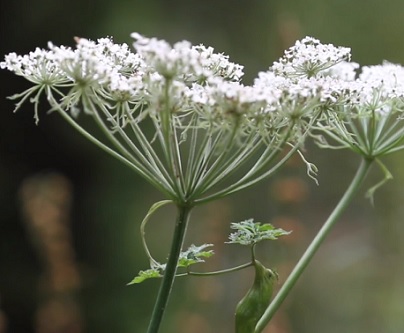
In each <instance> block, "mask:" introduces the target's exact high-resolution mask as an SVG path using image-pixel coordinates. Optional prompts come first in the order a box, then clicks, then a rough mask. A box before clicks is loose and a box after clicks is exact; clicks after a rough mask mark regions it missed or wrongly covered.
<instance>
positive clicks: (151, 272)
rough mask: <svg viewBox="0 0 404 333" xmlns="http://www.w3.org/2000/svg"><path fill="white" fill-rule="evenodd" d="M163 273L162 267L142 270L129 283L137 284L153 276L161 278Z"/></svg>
mask: <svg viewBox="0 0 404 333" xmlns="http://www.w3.org/2000/svg"><path fill="white" fill-rule="evenodd" d="M162 276H163V275H162V274H161V269H159V268H150V269H148V270H146V271H140V272H139V274H138V275H137V276H135V277H134V278H133V280H132V281H130V282H129V283H128V284H127V285H131V284H135V283H141V282H143V281H144V280H147V279H153V278H160V277H162Z"/></svg>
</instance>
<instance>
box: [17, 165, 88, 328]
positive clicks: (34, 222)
mask: <svg viewBox="0 0 404 333" xmlns="http://www.w3.org/2000/svg"><path fill="white" fill-rule="evenodd" d="M20 197H21V201H22V211H23V215H24V223H25V226H26V229H27V232H28V235H29V238H30V239H31V241H32V243H33V244H34V249H35V251H36V253H37V255H38V257H39V259H40V261H41V263H42V273H41V276H40V280H39V285H38V286H37V289H38V300H39V302H38V305H37V309H36V313H35V332H37V333H61V332H63V333H80V332H82V331H83V328H82V326H83V324H82V318H81V313H80V305H79V304H78V302H77V299H76V293H77V291H78V290H79V288H80V286H81V279H80V274H79V270H78V264H77V262H76V259H75V253H74V248H73V243H72V233H71V230H70V225H71V221H70V206H71V202H72V185H71V183H70V182H69V180H68V179H67V178H66V177H64V176H62V175H60V174H55V173H54V174H43V175H38V176H33V177H31V178H29V179H27V180H25V181H24V183H23V184H22V186H21V191H20Z"/></svg>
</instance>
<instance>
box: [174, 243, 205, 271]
mask: <svg viewBox="0 0 404 333" xmlns="http://www.w3.org/2000/svg"><path fill="white" fill-rule="evenodd" d="M211 246H213V245H212V244H202V245H201V246H196V245H194V244H192V245H191V246H190V247H189V248H188V250H186V251H184V252H181V254H180V258H179V260H178V267H188V266H190V265H193V264H197V263H199V262H205V260H203V259H202V258H209V257H211V256H212V255H213V250H209V251H203V250H205V249H206V248H207V247H211Z"/></svg>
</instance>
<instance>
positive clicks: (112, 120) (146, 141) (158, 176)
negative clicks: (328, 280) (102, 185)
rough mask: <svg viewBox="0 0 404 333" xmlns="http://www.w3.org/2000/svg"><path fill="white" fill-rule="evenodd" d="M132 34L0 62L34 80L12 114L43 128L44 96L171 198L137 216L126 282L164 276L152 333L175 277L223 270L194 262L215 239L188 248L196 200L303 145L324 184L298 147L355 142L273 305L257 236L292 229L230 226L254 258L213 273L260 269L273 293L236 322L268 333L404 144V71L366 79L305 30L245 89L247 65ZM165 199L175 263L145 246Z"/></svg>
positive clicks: (369, 73) (341, 50) (230, 187)
mask: <svg viewBox="0 0 404 333" xmlns="http://www.w3.org/2000/svg"><path fill="white" fill-rule="evenodd" d="M132 37H133V39H134V43H133V51H132V49H131V48H130V47H129V46H128V45H126V44H115V43H114V42H113V40H112V39H111V38H102V39H99V40H97V41H91V40H88V39H85V38H75V41H76V47H75V48H71V47H65V46H55V45H53V44H52V43H49V44H48V48H47V49H40V48H37V49H36V50H35V51H33V52H30V53H29V54H27V55H23V56H21V55H17V54H15V53H10V54H8V55H6V57H5V60H4V61H3V62H1V63H0V67H1V68H3V69H8V70H10V71H12V72H14V73H15V74H16V75H19V76H22V77H24V78H25V79H26V80H28V81H30V82H31V83H32V87H30V88H29V89H27V90H26V91H24V92H22V93H19V94H16V95H14V96H12V97H11V98H12V99H13V100H16V108H15V110H16V111H17V110H18V109H19V108H20V107H21V105H22V104H23V103H25V102H30V103H32V104H33V106H34V119H35V122H36V123H38V122H39V119H40V112H41V111H40V101H41V100H43V99H41V97H42V96H45V97H46V100H47V102H48V104H49V106H48V107H47V109H48V112H52V113H57V114H59V115H60V116H61V117H62V118H63V119H65V120H66V121H67V122H68V123H69V124H70V125H71V126H72V127H73V128H74V129H76V130H77V131H78V132H79V133H81V134H82V135H84V136H85V137H86V138H87V139H88V140H90V141H91V142H93V143H94V144H95V145H96V146H98V147H99V148H101V149H102V150H104V151H105V152H107V153H109V154H110V155H112V156H113V157H115V158H117V159H118V160H119V161H121V162H122V163H123V164H125V165H126V166H127V167H129V168H131V169H132V170H133V171H135V172H137V173H138V174H139V175H141V176H142V177H143V178H144V179H145V180H146V181H147V182H149V183H150V184H151V185H153V186H154V187H155V188H156V189H157V190H159V191H160V192H161V193H162V194H163V195H164V197H165V200H163V201H160V202H158V203H156V204H154V205H153V206H152V207H151V208H150V210H149V212H148V213H147V215H146V217H145V219H144V220H143V222H142V223H141V224H140V229H141V230H140V231H141V235H142V242H143V247H144V249H145V253H146V255H147V257H148V258H149V261H150V268H147V269H145V270H142V271H140V273H139V275H138V276H137V277H135V278H134V279H133V280H132V281H131V282H130V284H137V283H140V282H143V281H144V280H147V279H149V278H161V279H162V282H161V287H160V290H159V293H158V296H157V300H156V303H155V306H154V310H153V313H152V317H151V320H150V324H149V328H148V333H156V332H158V330H159V328H160V325H161V321H162V318H163V314H164V312H165V308H166V305H167V302H168V299H169V295H170V291H171V287H172V285H173V283H174V279H175V278H176V277H179V276H185V275H191V274H194V275H208V274H210V275H212V274H215V273H206V274H205V273H197V272H192V271H190V269H189V266H191V265H193V264H195V263H200V262H203V261H204V260H205V259H206V258H208V257H210V256H211V255H212V254H213V250H212V249H211V246H212V245H211V244H203V245H199V246H196V245H193V246H191V247H190V248H189V249H187V250H185V251H183V250H182V246H183V240H184V237H185V234H186V229H187V225H188V223H189V220H190V213H191V211H192V209H193V208H194V207H195V206H197V205H201V204H203V203H207V202H210V201H213V200H218V199H220V198H222V197H225V196H227V195H230V194H232V193H235V192H237V191H240V190H242V189H245V188H247V187H249V186H252V185H254V184H256V183H258V182H260V181H262V180H264V179H266V178H268V177H269V176H271V175H273V174H274V173H275V172H276V171H277V170H279V169H280V168H281V167H282V166H283V165H284V164H285V162H286V161H287V160H288V159H289V158H290V157H291V156H292V155H293V154H295V153H298V154H300V155H301V157H302V159H303V161H304V162H305V163H306V167H307V173H308V175H309V176H310V177H311V178H313V179H315V176H316V172H317V168H316V167H315V165H313V164H312V163H310V162H308V161H306V159H305V158H304V157H303V155H302V152H301V148H302V147H303V145H304V142H305V140H306V139H307V138H309V137H311V138H314V140H315V141H316V142H317V143H318V144H319V146H321V147H322V148H335V147H342V148H349V149H351V150H352V151H354V152H355V153H358V154H360V155H361V156H362V157H363V162H362V164H361V166H360V168H359V170H358V172H357V174H356V176H355V178H354V179H353V181H352V183H351V185H350V187H349V188H348V189H347V192H346V193H345V194H344V195H343V197H342V199H341V201H340V203H339V204H338V205H337V207H336V208H335V210H334V211H333V213H332V214H331V215H330V218H329V219H328V220H327V221H326V223H325V224H324V227H323V229H321V230H320V232H319V234H318V235H317V236H316V237H315V238H314V240H313V242H312V243H311V245H310V246H309V248H308V250H307V251H306V253H305V254H304V255H303V257H302V259H301V260H300V261H299V263H298V265H297V266H296V268H295V270H294V271H293V272H292V273H291V275H290V276H289V278H288V279H287V281H286V282H285V284H284V285H283V286H282V288H281V289H280V291H279V292H278V293H277V295H276V296H275V298H274V300H273V301H272V302H270V299H269V295H272V292H273V282H274V276H275V273H273V271H272V270H269V269H266V268H265V267H264V266H263V265H262V264H261V263H259V262H258V261H257V260H256V258H255V254H254V248H255V244H256V242H258V241H261V240H263V239H276V238H277V237H279V236H283V235H286V234H287V232H286V231H283V230H281V229H276V228H274V227H272V226H268V225H266V224H264V225H260V224H256V223H254V222H253V221H252V220H249V221H246V223H239V224H233V227H235V228H236V229H237V230H238V231H237V232H236V233H235V234H232V236H231V238H230V242H231V243H243V242H244V244H243V245H250V246H251V250H252V259H251V262H249V263H246V264H244V265H241V266H238V267H234V268H230V269H225V270H223V271H220V272H218V273H220V274H221V273H223V272H233V271H236V270H239V269H242V268H246V267H250V266H254V267H255V268H256V273H257V275H256V276H257V279H258V280H257V284H254V285H253V287H254V286H259V288H262V290H267V291H268V292H267V293H265V295H267V296H266V299H259V300H258V303H254V302H256V301H257V300H256V296H257V295H258V294H260V293H255V292H251V293H250V295H252V296H248V297H246V298H245V299H246V300H247V301H245V304H256V305H257V304H259V308H260V310H259V315H257V314H256V313H254V314H253V318H245V314H248V313H251V312H249V309H246V308H245V307H244V305H243V306H241V308H242V309H243V310H242V311H241V312H243V316H244V317H243V316H239V317H238V318H239V319H237V322H238V327H243V328H242V329H240V332H249V331H251V333H252V332H256V333H258V332H261V331H262V330H263V328H264V326H265V325H266V324H267V323H268V321H269V320H270V319H271V317H272V316H273V314H274V313H275V311H276V310H277V308H278V307H279V305H280V304H281V302H282V301H283V299H284V298H285V297H286V295H287V294H288V293H289V291H290V290H291V288H292V287H293V285H294V283H295V282H296V281H297V279H298V277H299V276H300V275H301V274H302V272H303V271H304V269H305V268H306V266H307V265H308V263H309V261H310V259H311V257H312V256H313V255H314V253H315V251H316V250H317V249H318V247H319V246H320V244H321V242H322V241H323V240H324V238H325V236H326V234H327V233H328V232H329V230H330V228H331V226H332V225H333V224H334V223H335V221H336V220H337V218H338V217H339V216H340V215H341V213H342V212H343V210H344V209H345V208H346V207H347V205H348V203H349V202H350V201H351V200H352V198H353V194H354V193H355V191H356V190H357V189H358V188H359V186H360V184H361V183H362V181H363V179H364V178H365V175H366V173H367V171H368V169H369V167H370V165H371V164H372V162H373V161H375V160H377V161H378V162H379V163H380V165H382V166H383V164H381V162H380V159H379V158H380V157H381V156H383V155H385V154H388V153H390V152H393V151H396V150H399V149H401V148H402V147H403V130H402V126H401V120H400V119H401V118H402V117H401V112H402V105H403V104H402V102H403V84H402V83H403V82H404V80H403V74H402V73H403V72H404V71H403V70H402V67H401V66H398V65H397V67H394V66H395V65H391V64H384V65H382V66H381V67H364V68H363V70H362V73H361V74H360V75H359V77H357V74H356V70H357V69H358V67H359V65H358V64H356V63H353V62H350V60H351V55H350V49H349V48H346V47H336V46H334V45H331V44H322V43H321V42H320V41H319V40H317V39H315V38H312V37H306V38H304V39H303V40H301V41H298V42H296V44H295V45H294V46H292V47H291V48H290V49H289V50H287V51H286V52H285V54H284V56H283V57H281V58H280V59H279V60H278V61H276V62H274V63H273V65H272V66H270V67H269V69H268V70H267V71H265V72H261V73H259V74H258V76H257V78H256V79H255V80H254V84H253V85H244V84H243V83H242V82H241V80H242V76H243V67H242V66H241V65H239V64H236V63H233V62H231V61H230V60H229V57H228V56H226V55H223V54H221V53H216V52H215V51H214V49H213V48H211V47H206V46H203V45H196V46H195V45H192V44H191V43H189V42H187V41H182V42H178V43H175V44H174V45H170V44H169V43H167V42H166V41H164V40H159V39H156V38H147V37H144V36H142V35H140V34H138V33H134V34H132ZM83 118H91V119H92V120H93V122H94V123H95V124H96V126H97V127H98V128H99V129H101V133H100V131H96V132H92V130H91V128H92V127H89V128H86V127H85V126H84V123H87V122H83V121H82V120H83ZM327 139H328V140H327ZM330 140H331V141H334V142H336V144H337V145H335V144H333V143H330V142H329V141H330ZM383 168H384V170H387V169H386V168H385V167H384V166H383ZM386 175H389V173H387V171H386ZM386 177H387V176H386ZM377 186H378V185H376V186H375V187H374V189H375V188H377ZM374 189H372V191H371V193H373V192H374ZM166 204H174V205H176V207H177V211H178V215H177V220H176V221H175V229H174V233H173V238H172V243H171V248H170V250H169V251H168V252H169V256H168V260H167V262H166V263H159V262H158V261H156V260H155V259H154V258H153V256H152V254H151V251H150V249H149V248H148V246H147V241H146V238H145V225H146V223H147V222H148V221H149V220H150V217H151V216H152V215H153V213H154V212H155V211H156V210H157V209H159V208H160V207H162V206H163V205H166ZM240 237H241V238H240ZM251 242H252V243H251ZM178 269H185V273H181V272H179V271H178ZM262 272H266V273H265V274H261V273H262ZM260 276H261V277H263V276H266V277H267V278H266V279H264V280H265V281H270V283H271V286H270V287H269V286H268V285H265V283H264V284H262V283H261V281H264V280H262V279H260ZM243 304H244V302H243ZM248 307H249V305H248V306H247V308H248ZM247 316H249V315H247ZM240 318H244V319H240ZM244 321H246V322H248V324H245V325H244V324H243V322H244Z"/></svg>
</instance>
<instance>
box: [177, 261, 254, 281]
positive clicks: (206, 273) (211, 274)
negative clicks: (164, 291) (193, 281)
mask: <svg viewBox="0 0 404 333" xmlns="http://www.w3.org/2000/svg"><path fill="white" fill-rule="evenodd" d="M252 265H254V263H253V262H252V261H251V262H248V263H245V264H242V265H239V266H236V267H232V268H226V269H221V270H220V271H213V272H192V271H189V272H186V273H182V274H177V275H176V277H182V276H215V275H222V274H226V273H231V272H236V271H239V270H242V269H244V268H247V267H250V266H252Z"/></svg>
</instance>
